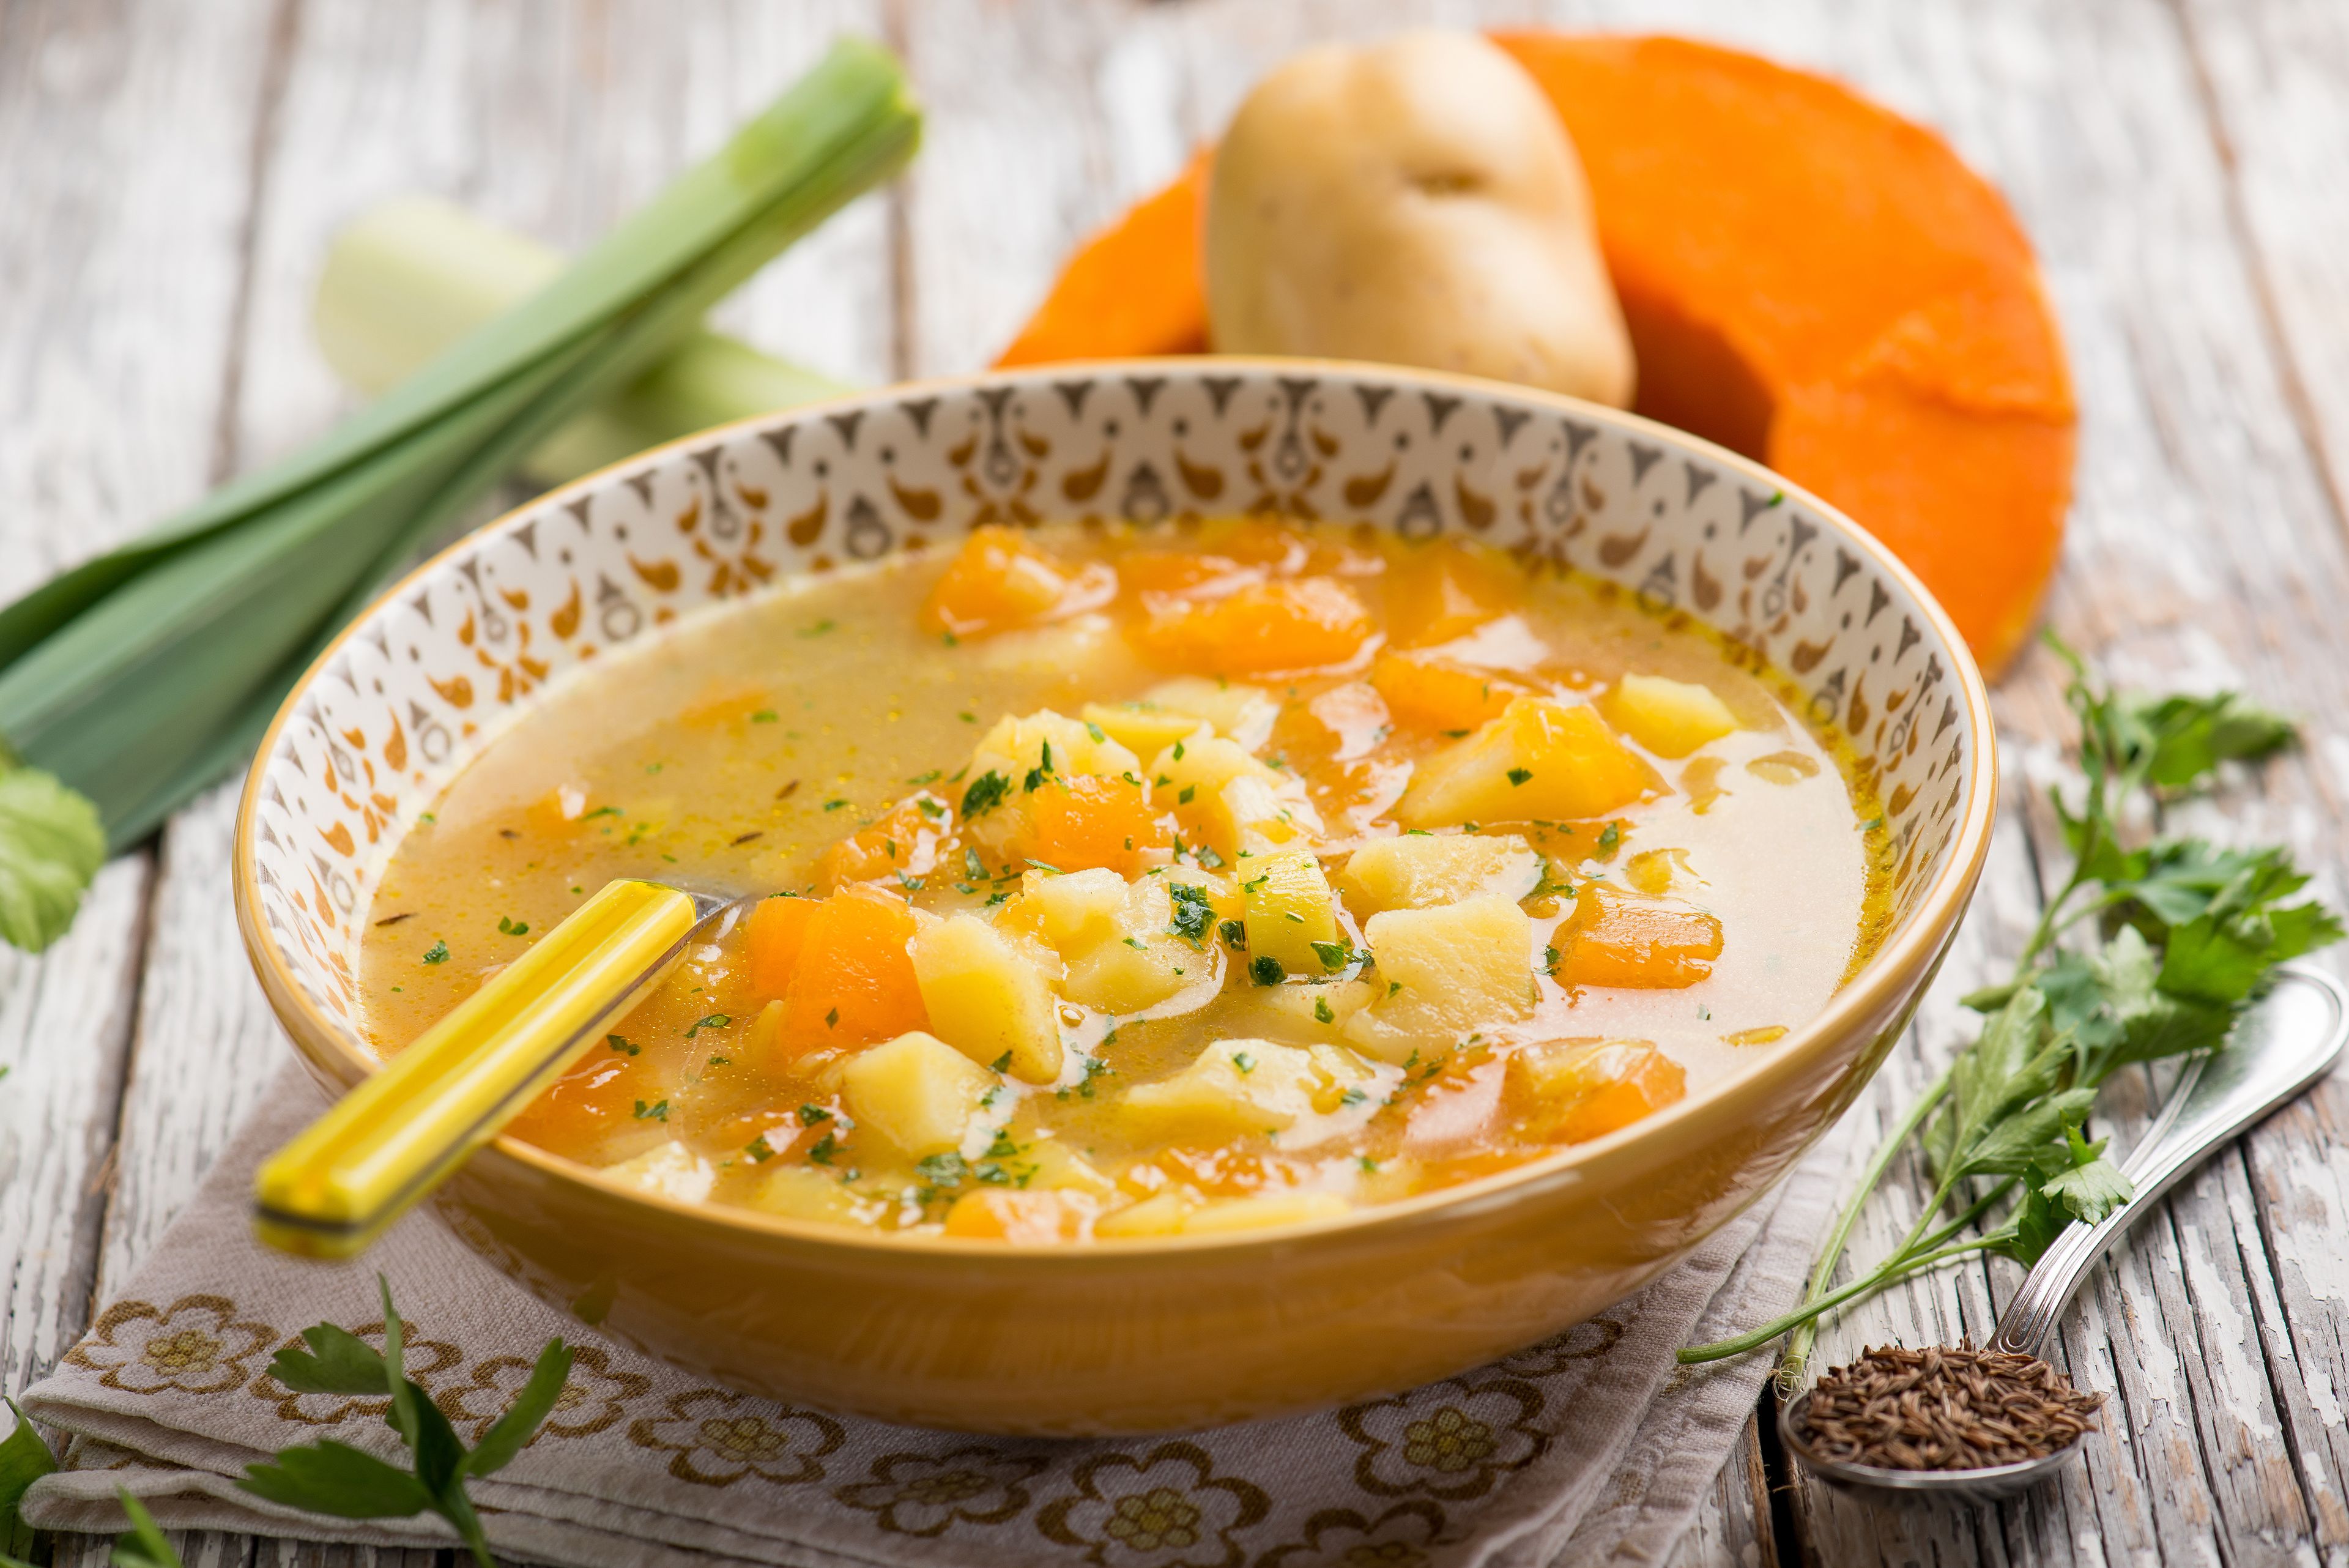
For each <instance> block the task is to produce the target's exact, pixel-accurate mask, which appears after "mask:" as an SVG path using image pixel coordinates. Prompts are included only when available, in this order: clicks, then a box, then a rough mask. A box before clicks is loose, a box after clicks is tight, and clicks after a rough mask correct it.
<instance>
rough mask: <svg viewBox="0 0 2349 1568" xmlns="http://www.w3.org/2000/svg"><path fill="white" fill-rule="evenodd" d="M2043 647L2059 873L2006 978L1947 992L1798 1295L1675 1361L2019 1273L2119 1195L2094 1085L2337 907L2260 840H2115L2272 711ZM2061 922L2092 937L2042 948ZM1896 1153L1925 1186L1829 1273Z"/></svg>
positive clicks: (1796, 1334)
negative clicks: (1989, 1265)
mask: <svg viewBox="0 0 2349 1568" xmlns="http://www.w3.org/2000/svg"><path fill="white" fill-rule="evenodd" d="M2047 642H2048V645H2049V646H2050V647H2051V648H2053V649H2054V651H2055V653H2056V654H2057V656H2058V657H2060V658H2061V659H2063V660H2064V662H2065V664H2067V665H2068V666H2069V667H2070V669H2071V672H2072V679H2071V680H2070V682H2069V684H2068V685H2067V687H2066V689H2065V691H2064V698H2065V701H2067V702H2068V704H2069V705H2070V707H2071V710H2072V712H2073V714H2074V716H2075V718H2076V719H2077V720H2078V721H2079V725H2080V771H2081V774H2082V775H2083V776H2084V778H2085V788H2084V790H2083V791H2082V793H2081V799H2080V805H2079V807H2078V809H2077V810H2076V811H2075V810H2074V809H2073V808H2072V807H2071V806H2070V805H2067V804H2066V802H2065V801H2064V794H2063V792H2062V791H2061V790H2051V791H2050V792H2049V794H2050V795H2051V797H2052V798H2053V800H2054V807H2055V814H2056V818H2057V821H2058V822H2059V823H2060V824H2061V825H2062V828H2063V833H2064V846H2065V848H2066V849H2068V850H2069V851H2070V852H2071V855H2072V858H2073V867H2072V872H2071V875H2070V877H2068V878H2067V879H2066V880H2065V882H2064V886H2063V887H2062V888H2060V889H2059V890H2058V891H2057V892H2056V894H2055V896H2054V898H2050V899H2049V900H2048V901H2047V904H2046V907H2045V908H2044V910H2043V911H2042V912H2041V915H2040V919H2039V923H2038V925H2037V926H2036V927H2035V928H2034V929H2033V931H2032V933H2031V936H2030V938H2029V940H2027V941H2025V943H2024V944H2023V950H2022V952H2021V953H2020V954H2019V955H2018V956H2017V958H2016V961H2015V972H2014V976H2013V979H2011V980H2009V981H2006V982H2005V983H2004V984H2002V985H1997V986H1991V987H1987V988H1985V989H1983V990H1982V991H1978V992H1974V993H1972V994H1971V995H1970V996H1968V997H1967V998H1965V1002H1966V1004H1967V1005H1968V1006H1970V1007H1972V1008H1974V1009H1976V1010H1977V1011H1979V1012H1982V1013H1984V1014H1985V1015H1986V1018H1985V1022H1984V1023H1983V1026H1982V1033H1981V1035H1980V1036H1979V1037H1978V1038H1977V1039H1975V1041H1974V1042H1973V1043H1972V1044H1970V1045H1968V1046H1967V1047H1965V1048H1964V1049H1963V1050H1961V1052H1959V1053H1958V1054H1957V1056H1956V1058H1955V1059H1954V1060H1953V1061H1951V1064H1950V1066H1949V1067H1948V1069H1947V1070H1945V1071H1944V1072H1943V1073H1942V1074H1941V1075H1940V1077H1939V1078H1937V1079H1935V1080H1934V1081H1933V1082H1932V1083H1931V1084H1930V1085H1928V1086H1927V1087H1926V1089H1925V1091H1924V1093H1923V1094H1922V1095H1920V1096H1918V1098H1917V1101H1916V1102H1915V1104H1913V1105H1911V1106H1909V1109H1908V1111H1907V1112H1906V1113H1905V1114H1904V1115H1903V1116H1901V1118H1900V1119H1899V1122H1898V1123H1897V1124H1895V1126H1894V1127H1893V1129H1892V1132H1891V1134H1890V1136H1889V1137H1887V1138H1886V1139H1885V1141H1884V1143H1883V1146H1882V1147H1879V1148H1878V1150H1877V1152H1876V1155H1875V1157H1874V1158H1873V1159H1872V1160H1871V1161H1870V1162H1869V1164H1868V1168H1867V1169H1866V1170H1865V1171H1864V1172H1863V1173H1862V1174H1861V1177H1860V1181H1859V1188H1858V1190H1857V1193H1856V1194H1855V1195H1854V1196H1853V1198H1852V1199H1851V1201H1850V1202H1849V1203H1848V1204H1847V1206H1846V1207H1845V1209H1844V1210H1843V1212H1842V1214H1841V1215H1840V1216H1838V1218H1837V1221H1836V1224H1835V1226H1834V1228H1833V1229H1832V1230H1831V1231H1829V1232H1828V1234H1827V1239H1826V1244H1825V1245H1824V1246H1823V1247H1822V1248H1821V1250H1820V1253H1819V1256H1818V1259H1817V1261H1816V1263H1815V1264H1814V1265H1813V1268H1812V1271H1811V1277H1810V1284H1809V1288H1808V1290H1807V1291H1806V1293H1805V1296H1804V1300H1803V1303H1802V1304H1801V1305H1800V1306H1798V1307H1796V1308H1795V1310H1794V1311H1793V1312H1790V1313H1788V1314H1785V1315H1784V1316H1782V1317H1778V1318H1775V1319H1773V1320H1772V1321H1771V1322H1769V1323H1765V1324H1760V1325H1759V1326H1757V1327H1755V1328H1754V1329H1751V1330H1749V1331H1747V1332H1746V1333H1744V1334H1738V1335H1736V1336H1735V1337H1734V1338H1731V1339H1725V1340H1722V1341H1720V1342H1718V1343H1716V1344H1713V1345H1695V1346H1692V1347H1691V1348H1689V1349H1686V1350H1683V1351H1682V1352H1681V1353H1680V1359H1681V1360H1682V1361H1683V1362H1702V1361H1714V1360H1719V1359H1721V1358H1723V1357H1724V1356H1730V1355H1740V1354H1743V1353H1744V1352H1746V1351H1749V1350H1754V1349H1758V1348H1760V1347H1761V1346H1763V1345H1767V1344H1768V1343H1769V1342H1770V1341H1772V1340H1774V1339H1775V1338H1777V1337H1778V1336H1779V1335H1780V1334H1789V1335H1790V1337H1789V1340H1788V1343H1787V1347H1786V1353H1785V1362H1784V1365H1783V1367H1782V1376H1784V1377H1785V1379H1786V1380H1787V1381H1788V1382H1789V1383H1790V1384H1791V1383H1792V1382H1794V1381H1795V1379H1797V1378H1798V1377H1799V1376H1800V1374H1801V1371H1802V1368H1803V1365H1804V1363H1805V1362H1806V1360H1807V1359H1808V1357H1809V1355H1810V1350H1811V1345H1812V1344H1813V1342H1814V1341H1815V1339H1816V1334H1817V1323H1818V1320H1819V1318H1820V1317H1821V1316H1822V1315H1823V1314H1826V1313H1827V1312H1830V1311H1832V1310H1834V1309H1835V1308H1837V1307H1838V1306H1841V1305H1843V1304H1845V1303H1848V1302H1853V1301H1857V1300H1859V1299H1861V1298H1863V1297H1866V1296H1869V1295H1873V1294H1875V1293H1877V1292H1878V1291H1880V1290H1883V1289H1884V1288H1886V1287H1887V1286H1889V1285H1890V1284H1893V1283H1894V1282H1898V1281H1899V1280H1903V1279H1907V1278H1908V1277H1909V1276H1910V1275H1912V1274H1916V1273H1920V1272H1924V1271H1926V1270H1929V1269H1932V1268H1936V1267H1938V1266H1940V1264H1942V1263H1946V1262H1951V1260H1953V1259H1957V1258H1962V1257H1966V1256H1970V1255H1972V1254H1975V1253H1982V1252H1990V1253H1995V1254H1998V1255H2000V1256H2002V1257H2008V1258H2013V1260H2015V1261H2016V1262H2020V1263H2023V1264H2024V1265H2026V1266H2027V1265H2029V1264H2031V1263H2033V1262H2037V1261H2038V1259H2039V1257H2040V1255H2041V1254H2042V1253H2043V1252H2044V1251H2046V1250H2047V1247H2048V1245H2049V1243H2050V1242H2052V1241H2054V1239H2055V1238H2056V1237H2057V1236H2058V1235H2060V1234H2061V1233H2062V1232H2063V1231H2064V1229H2065V1227H2067V1226H2069V1225H2071V1224H2073V1223H2074V1222H2075V1221H2078V1222H2081V1223H2085V1224H2095V1222H2097V1221H2098V1220H2103V1219H2104V1218H2105V1217H2106V1215H2108V1214H2110V1213H2112V1212H2113V1210H2116V1209H2118V1208H2119V1207H2121V1205H2123V1204H2125V1203H2127V1201H2128V1200H2129V1199H2130V1196H2131V1192H2130V1188H2129V1183H2128V1180H2127V1178H2126V1177H2124V1176H2123V1175H2122V1174H2121V1173H2120V1170H2119V1168H2117V1167H2116V1166H2115V1165H2114V1164H2113V1163H2112V1162H2111V1161H2110V1160H2108V1159H2106V1158H2105V1144H2104V1141H2103V1140H2102V1139H2096V1140H2093V1141H2092V1140H2091V1139H2090V1138H2089V1137H2087V1136H2086V1132H2085V1128H2086V1126H2087V1120H2088V1115H2089V1112H2090V1110H2091V1108H2092V1107H2093V1106H2095V1100H2096V1094H2097V1091H2098V1090H2099V1089H2100V1088H2101V1087H2102V1086H2103V1085H2104V1084H2105V1082H2106V1079H2108V1078H2110V1077H2111V1076H2112V1075H2114V1074H2115V1073H2117V1072H2119V1071H2120V1070H2121V1069H2123V1068H2125V1067H2127V1066H2130V1065H2133V1064H2137V1063H2142V1062H2150V1061H2155V1060H2158V1059H2159V1058H2162V1057H2165V1056H2176V1055H2180V1054H2187V1053H2189V1052H2195V1051H2202V1050H2208V1049H2209V1048H2211V1047H2213V1046H2215V1045H2217V1044H2220V1042H2222V1041H2223V1040H2225V1038H2226V1037H2227V1033H2228V1031H2229V1030H2230V1029H2231V1028H2233V1027H2234V1023H2235V1020H2236V1019H2237V1017H2238V1016H2239V1015H2240V1013H2241V1012H2242V1010H2243V1008H2244V1007H2245V1005H2246V1004H2247V1003H2249V1002H2250V1001H2251V999H2252V998H2253V997H2255V996H2256V995H2257V994H2258V993H2259V992H2260V990H2261V987H2262V986H2263V985H2264V984H2265V983H2266V981H2267V980H2268V978H2269V976H2270V974H2271V972H2272V971H2273V970H2274V968H2275V966H2276V965H2277V964H2280V963H2282V962H2283V961H2285V960H2287V959H2292V958H2297V957H2299V956H2300V955H2301V954H2302V953H2306V952H2310V951H2313V950H2315V949H2317V948H2321V947H2323V946H2325V945H2326V944H2328V943H2330V942H2333V941H2336V940H2339V939H2340V937H2341V936H2342V934H2343V927H2342V921H2341V918H2340V916H2339V915H2337V914H2335V913H2334V912H2333V910H2332V909H2327V908H2326V907H2325V906H2324V905H2323V904H2322V903H2320V902H2318V901H2316V900H2315V899H2313V898H2307V899H2302V898H2296V896H2297V895H2298V894H2299V893H2300V891H2301V890H2302V888H2305V887H2306V886H2307V883H2308V876H2307V874H2306V873H2305V872H2302V870H2300V869H2299V867H2296V866H2294V865H2293V864H2292V857H2291V855H2290V853H2289V852H2288V851H2287V850H2285V849H2283V848H2282V847H2280V846H2263V847H2259V848H2251V849H2225V848H2220V846H2216V845H2213V844H2210V843H2209V842H2208V841H2206V840H2203V839H2200V838H2192V837H2182V836H2155V837H2154V838H2152V839H2151V840H2149V841H2147V842H2146V843H2143V844H2140V845H2138V846H2135V847H2131V846H2129V845H2128V843H2127V840H2126V838H2125V836H2124V835H2123V834H2122V832H2121V830H2120V821H2121V818H2122V817H2123V815H2125V814H2126V812H2127V808H2128V807H2129V805H2131V803H2132V802H2134V801H2135V800H2137V799H2138V798H2139V797H2141V796H2143V797H2149V798H2150V799H2151V800H2152V801H2154V802H2155V803H2157V804H2158V803H2159V802H2161V801H2163V800H2167V799H2171V798H2175V797H2177V796H2180V795H2183V794H2188V793H2190V792H2192V791H2195V790H2198V789H2202V788H2205V787H2208V786H2209V784H2212V783H2213V782H2214V781H2215V779H2216V778H2217V776H2218V774H2219V773H2220V766H2221V764H2223V763H2230V762H2258V761H2260V760H2261V759H2264V758H2266V757H2269V756H2271V755H2272V754H2274V753H2276V752H2279V751H2281V750H2282V749H2283V748H2284V747H2286V746H2289V745H2291V744H2292V742H2293V740H2294V738H2295V732H2294V730H2293V727H2292V724H2291V722H2289V721H2287V720H2284V719H2282V718H2279V717H2277V716H2276V715H2274V714H2272V713H2269V712H2265V711H2261V710H2260V709H2258V708H2256V707H2254V706H2252V705H2251V703H2249V702H2246V701H2243V700H2242V699H2241V698H2240V696H2238V695H2236V694H2235V693H2232V692H2222V693H2220V694H2219V695H2217V696H2215V697H2193V696H2169V697H2161V698H2154V699H2143V698H2130V697H2126V696H2122V695H2119V694H2116V693H2115V692H2114V691H2111V690H2110V689H2109V688H2106V687H2104V686H2101V685H2100V684H2099V683H2097V682H2096V681H2095V679H2094V678H2093V677H2092V676H2091V674H2090V673H2089V670H2088V669H2087V666H2086V664H2085V662H2084V661H2083V660H2082V659H2080V657H2079V655H2078V654H2076V653H2075V652H2073V651H2072V649H2069V648H2066V647H2064V644H2063V643H2062V642H2060V641H2058V640H2056V639H2054V637H2052V636H2051V637H2049V638H2048V639H2047ZM2083 927H2086V928H2087V929H2089V930H2090V931H2092V932H2093V934H2094V936H2095V943H2094V945H2093V946H2088V947H2085V948H2084V947H2081V946H2078V945H2074V946H2064V945H2061V944H2062V943H2063V941H2064V939H2065V938H2066V936H2067V935H2070V934H2072V933H2075V931H2077V930H2079V929H2081V928H2083ZM1910 1147H1916V1148H1917V1149H1918V1151H1919V1152H1920V1155H1921V1156H1922V1158H1923V1161H1924V1165H1925V1168H1926V1170H1927V1173H1928V1174H1929V1176H1930V1179H1931V1180H1932V1183H1933V1191H1932V1196H1931V1199H1930V1201H1929V1202H1927V1203H1926V1204H1925V1206H1924V1207H1923V1209H1922V1210H1921V1211H1920V1214H1919V1217H1918V1219H1917V1221H1916V1223H1915V1224H1913V1225H1911V1226H1910V1227H1909V1232H1908V1234H1907V1235H1905V1236H1903V1237H1902V1238H1901V1239H1900V1241H1899V1244H1898V1245H1896V1246H1895V1247H1894V1248H1893V1249H1892V1251H1891V1252H1890V1253H1889V1254H1888V1255H1887V1256H1886V1257H1885V1258H1884V1259H1883V1260H1882V1261H1880V1262H1878V1263H1876V1264H1875V1265H1874V1266H1873V1267H1871V1268H1868V1269H1866V1270H1863V1271H1861V1272H1859V1273H1858V1274H1857V1276H1856V1277H1854V1278H1853V1279H1851V1280H1850V1281H1848V1282H1846V1283H1844V1284H1842V1285H1839V1286H1838V1285H1835V1284H1833V1279H1834V1275H1835V1272H1836V1268H1837V1264H1838V1263H1839V1262H1841V1261H1842V1258H1843V1252H1844V1248H1845V1246H1846V1244H1847V1242H1848V1241H1849V1240H1850V1237H1851V1231H1852V1228H1853V1226H1854V1225H1855V1224H1856V1223H1857V1220H1858V1218H1859V1214H1860V1211H1861V1210H1862V1208H1863V1207H1864V1206H1865V1205H1866V1203H1867V1202H1868V1199H1869V1197H1870V1196H1871V1195H1872V1194H1873V1193H1874V1192H1875V1190H1876V1189H1877V1188H1878V1186H1879V1185H1881V1184H1882V1182H1883V1180H1884V1178H1885V1174H1886V1172H1887V1171H1889V1169H1890V1168H1891V1167H1892V1164H1893V1162H1894V1160H1896V1159H1897V1158H1899V1155H1900V1154H1901V1153H1902V1151H1904V1150H1906V1149H1909V1148H1910ZM2002 1206H2003V1208H2002ZM1993 1216H1995V1218H1992V1217H1993Z"/></svg>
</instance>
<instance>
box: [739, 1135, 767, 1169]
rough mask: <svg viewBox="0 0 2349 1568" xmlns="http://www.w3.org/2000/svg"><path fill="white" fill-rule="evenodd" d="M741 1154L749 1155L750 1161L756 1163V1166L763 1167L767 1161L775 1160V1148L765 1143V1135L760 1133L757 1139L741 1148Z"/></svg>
mask: <svg viewBox="0 0 2349 1568" xmlns="http://www.w3.org/2000/svg"><path fill="white" fill-rule="evenodd" d="M742 1152H743V1153H744V1154H747V1155H749V1156H750V1158H751V1159H752V1160H754V1161H756V1162H757V1163H758V1164H761V1165H764V1164H766V1163H767V1161H769V1160H771V1159H772V1158H775V1146H774V1145H773V1144H771V1143H769V1142H768V1141H767V1135H766V1134H765V1133H761V1134H760V1135H759V1136H758V1137H754V1138H752V1139H751V1140H750V1142H749V1143H747V1144H744V1145H743V1146H742Z"/></svg>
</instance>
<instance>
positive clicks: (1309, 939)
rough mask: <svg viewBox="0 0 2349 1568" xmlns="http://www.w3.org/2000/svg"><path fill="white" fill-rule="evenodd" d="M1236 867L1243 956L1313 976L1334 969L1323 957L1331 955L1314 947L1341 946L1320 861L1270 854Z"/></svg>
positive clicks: (1335, 915) (1334, 966)
mask: <svg viewBox="0 0 2349 1568" xmlns="http://www.w3.org/2000/svg"><path fill="white" fill-rule="evenodd" d="M1241 868H1242V870H1243V872H1244V873H1246V880H1244V881H1243V882H1241V884H1240V891H1241V893H1242V894H1243V895H1244V896H1245V897H1246V898H1247V946H1248V956H1249V959H1250V960H1251V961H1262V960H1264V959H1270V960H1272V961H1274V962H1276V963H1278V964H1279V965H1280V967H1281V968H1282V969H1283V970H1284V971H1287V972H1288V973H1290V974H1303V975H1318V974H1323V973H1326V972H1328V971H1330V970H1334V969H1337V968H1338V967H1340V965H1339V964H1338V963H1332V962H1330V961H1329V959H1330V956H1332V955H1329V954H1325V953H1323V952H1319V951H1317V950H1315V947H1314V944H1315V943H1317V942H1318V943H1319V944H1320V945H1321V947H1322V948H1325V949H1329V948H1336V947H1338V946H1340V945H1342V944H1341V943H1340V936H1339V930H1338V917H1337V913H1336V910H1335V909H1334V908H1333V907H1332V904H1331V900H1330V883H1329V879H1328V878H1327V877H1323V876H1322V875H1321V862H1319V860H1316V859H1315V858H1314V857H1312V856H1310V855H1306V854H1289V855H1273V856H1268V857H1253V858H1250V859H1248V860H1246V861H1243V862H1242V863H1241Z"/></svg>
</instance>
